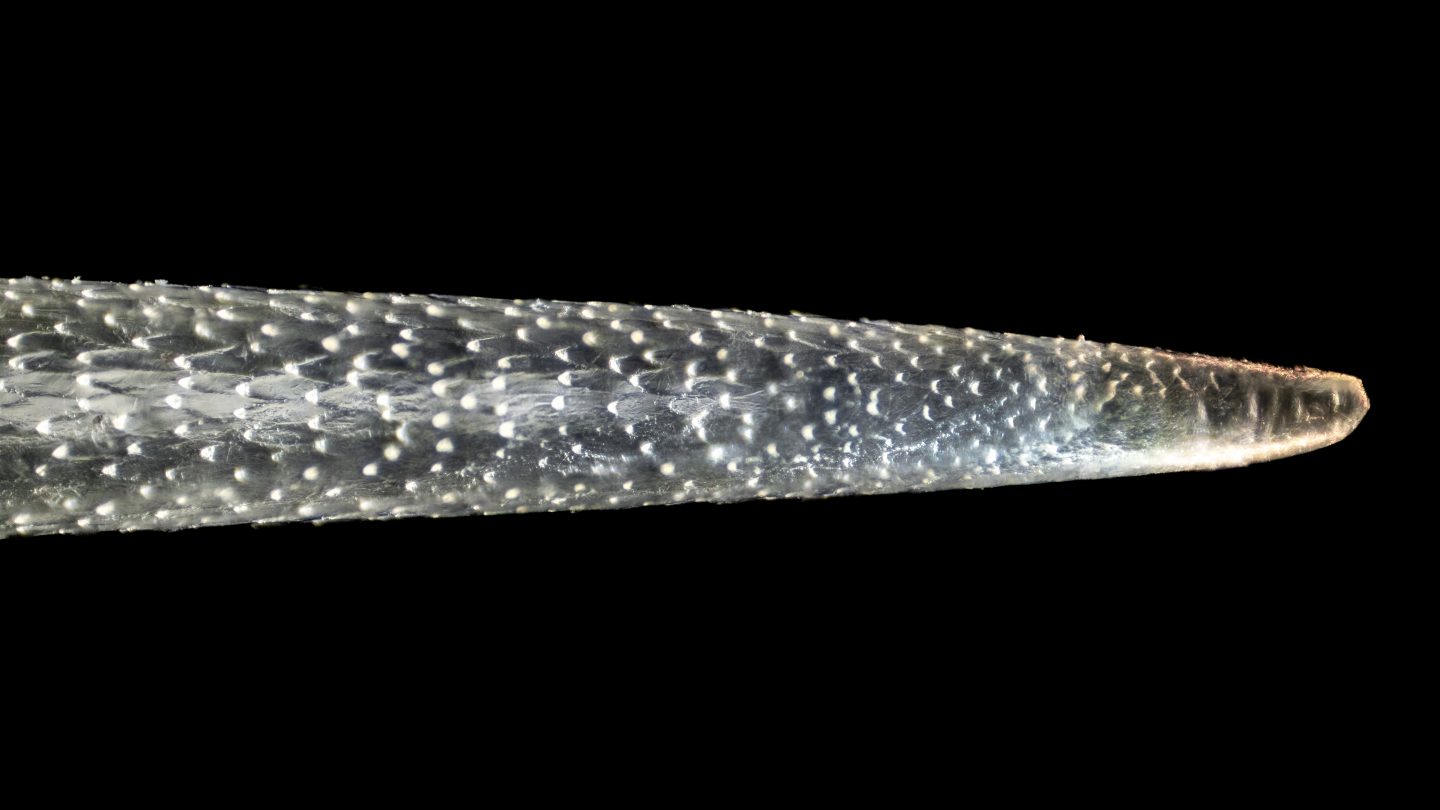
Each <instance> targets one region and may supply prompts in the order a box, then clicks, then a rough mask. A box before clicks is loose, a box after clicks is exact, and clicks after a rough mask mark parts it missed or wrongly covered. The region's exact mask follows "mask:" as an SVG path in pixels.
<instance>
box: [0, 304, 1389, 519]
mask: <svg viewBox="0 0 1440 810" xmlns="http://www.w3.org/2000/svg"><path fill="white" fill-rule="evenodd" d="M0 289H3V299H0V339H3V341H4V342H3V344H0V361H3V366H0V536H4V535H8V534H14V533H16V532H26V533H31V532H33V533H42V532H71V531H95V530H112V529H122V530H123V529H140V528H146V529H149V528H160V529H179V528H187V527H192V526H199V525H203V524H223V523H242V522H265V521H281V520H320V519H325V520H335V519H345V518H379V517H399V516H406V515H454V514H464V513H470V512H486V513H489V512H521V511H527V510H544V509H596V508H618V507H628V506H641V505H649V504H660V503H676V502H684V501H733V500H741V499H746V498H775V497H819V496H829V495H845V494H861V493H876V492H897V491H908V490H929V489H950V488H957V487H988V486H999V485H1003V484H1023V483H1034V482H1041V481H1061V480H1066V479H1074V478H1101V477H1108V476H1117V475H1135V474H1141V473H1152V472H1165V471H1171V470H1190V469H1208V468H1215V467H1227V466H1237V465H1243V464H1248V463H1250V462H1254V461H1263V460H1266V459H1271V458H1277V457H1280V456H1287V455H1292V454H1295V453H1300V452H1304V451H1306V450H1311V449H1314V448H1317V447H1322V446H1324V445H1327V444H1330V443H1332V442H1335V441H1338V440H1339V439H1341V438H1343V437H1344V436H1345V435H1346V434H1347V433H1349V432H1350V431H1351V430H1352V429H1354V427H1355V425H1356V424H1358V423H1359V421H1360V419H1361V418H1362V417H1363V416H1364V414H1365V412H1366V410H1367V409H1368V407H1369V402H1368V400H1367V399H1366V396H1365V391H1364V389H1363V388H1362V387H1361V385H1360V381H1359V380H1357V379H1355V378H1353V377H1347V376H1344V375H1341V374H1331V373H1326V372H1320V371H1312V370H1291V369H1280V368H1274V367H1271V366H1264V365H1258V364H1255V363H1244V362H1236V361H1230V360H1217V359H1214V358H1209V357H1202V356H1198V355H1185V354H1174V353H1169V352H1164V351H1159V350H1155V349H1144V348H1133V347H1128V346H1119V345H1114V344H1107V345H1102V344H1096V343H1090V342H1085V341H1074V340H1063V339H1056V338H1034V337H1025V336H1021V335H1003V334H995V333H989V332H979V331H975V330H967V329H950V328H944V327H934V326H923V327H922V326H906V325H900V324H890V323H874V322H863V323H853V322H845V321H833V320H827V319H824V318H807V317H779V316H768V315H763V314H754V313H745V312H720V311H714V312H712V311H702V310H692V309H687V308H684V307H634V306H627V305H617V304H604V303H591V304H569V303H559V302H548V301H529V302H512V301H499V300H492V299H483V298H453V297H443V296H416V295H363V296H362V295H348V294H341V293H315V292H303V291H301V292H291V291H273V290H272V291H265V290H253V289H243V288H229V287H226V288H203V287H202V288H190V287H179V286H171V285H163V284H154V285H150V284H146V285H124V284H111V283H103V282H102V283H95V282H81V281H52V280H48V279H29V278H25V279H9V280H7V281H5V282H0Z"/></svg>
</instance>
